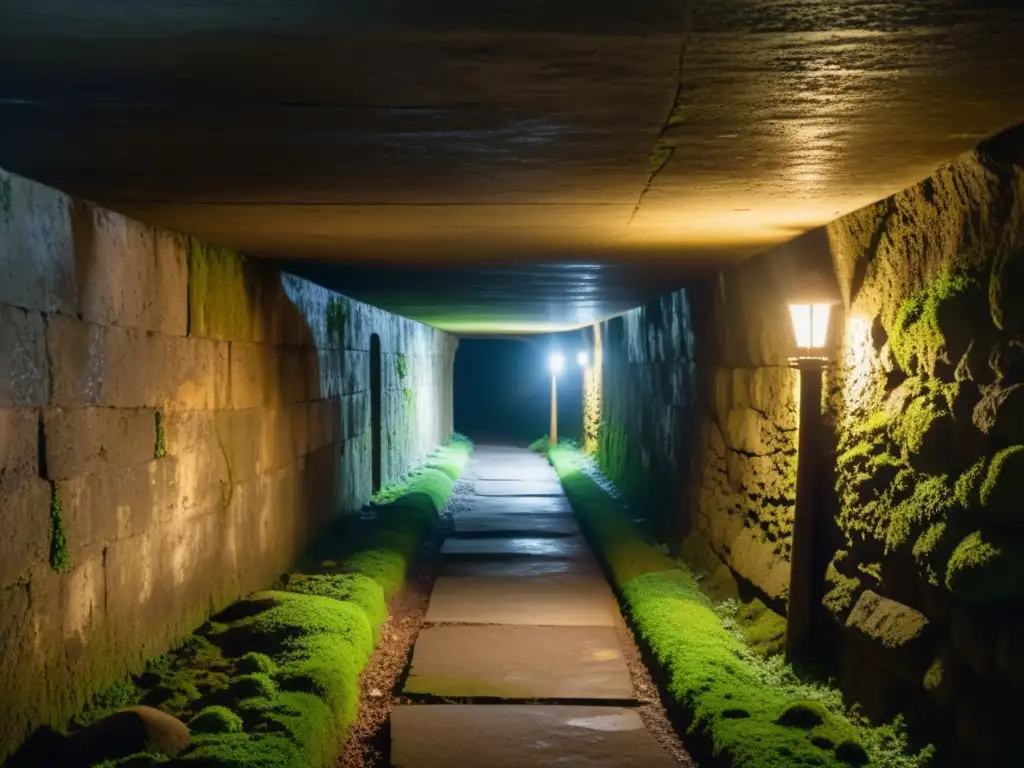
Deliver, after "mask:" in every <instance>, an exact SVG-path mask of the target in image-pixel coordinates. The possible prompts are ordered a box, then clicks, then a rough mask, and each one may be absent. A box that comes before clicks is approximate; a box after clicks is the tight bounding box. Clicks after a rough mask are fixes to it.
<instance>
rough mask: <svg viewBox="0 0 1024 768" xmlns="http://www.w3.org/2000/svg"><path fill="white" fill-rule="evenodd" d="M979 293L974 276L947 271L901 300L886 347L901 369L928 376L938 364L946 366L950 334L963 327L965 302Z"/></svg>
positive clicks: (977, 283)
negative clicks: (921, 372)
mask: <svg viewBox="0 0 1024 768" xmlns="http://www.w3.org/2000/svg"><path fill="white" fill-rule="evenodd" d="M979 290H980V287H979V282H978V280H977V279H976V278H975V277H974V276H972V275H968V274H966V273H964V272H955V271H947V272H943V273H942V274H941V275H939V276H938V277H937V278H936V279H935V280H933V281H932V282H931V283H930V284H929V285H928V287H927V288H925V289H924V290H923V291H919V292H918V293H916V294H914V295H913V296H910V297H909V298H907V299H906V300H904V301H903V303H902V304H900V307H899V309H898V310H897V313H896V318H895V321H894V322H893V325H892V328H891V329H890V332H889V344H890V347H891V348H892V352H893V356H894V357H895V358H896V362H897V363H899V366H900V368H902V369H903V370H904V371H906V372H907V373H910V374H915V373H917V372H918V371H919V370H923V371H925V372H929V373H930V372H931V371H932V370H933V369H934V367H935V363H936V361H937V360H939V359H946V360H947V362H948V356H949V353H950V346H951V339H950V338H949V335H950V332H951V330H952V329H953V328H955V327H956V325H957V324H958V321H959V322H960V324H964V323H963V320H962V318H963V316H965V314H966V312H967V311H966V309H965V302H969V301H970V300H971V298H972V296H973V294H975V293H977V292H978V291H979ZM952 346H955V345H952ZM956 351H963V350H956Z"/></svg>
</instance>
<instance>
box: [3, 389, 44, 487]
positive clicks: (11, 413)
mask: <svg viewBox="0 0 1024 768" xmlns="http://www.w3.org/2000/svg"><path fill="white" fill-rule="evenodd" d="M39 418H40V412H39V410H37V409H35V408H0V491H3V489H4V488H6V487H10V486H14V485H18V484H20V483H22V482H24V481H25V480H28V479H30V478H35V477H38V475H39Z"/></svg>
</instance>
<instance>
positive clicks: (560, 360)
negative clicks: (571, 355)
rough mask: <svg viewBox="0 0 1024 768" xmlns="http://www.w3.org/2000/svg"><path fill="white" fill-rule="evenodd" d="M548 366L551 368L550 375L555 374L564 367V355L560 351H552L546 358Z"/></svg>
mask: <svg viewBox="0 0 1024 768" xmlns="http://www.w3.org/2000/svg"><path fill="white" fill-rule="evenodd" d="M548 367H549V368H550V369H551V375H552V376H557V375H558V374H560V373H561V372H562V369H563V368H565V356H564V355H563V354H562V353H561V352H552V353H551V356H550V357H549V358H548Z"/></svg>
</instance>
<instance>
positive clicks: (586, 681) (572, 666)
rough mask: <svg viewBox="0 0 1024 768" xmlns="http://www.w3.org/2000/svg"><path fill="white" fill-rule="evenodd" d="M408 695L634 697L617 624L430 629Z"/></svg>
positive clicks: (419, 646) (420, 643) (416, 655)
mask: <svg viewBox="0 0 1024 768" xmlns="http://www.w3.org/2000/svg"><path fill="white" fill-rule="evenodd" d="M403 690H404V692H405V693H407V694H423V695H432V696H448V697H458V696H466V697H498V698H502V699H595V700H598V699H607V700H611V701H617V702H623V703H625V702H629V701H635V698H636V697H635V694H634V691H633V682H632V680H631V679H630V676H629V671H628V669H627V668H626V661H625V659H624V658H623V656H622V649H621V648H620V646H619V640H618V638H617V636H616V634H615V630H614V629H613V628H612V627H517V626H501V627H498V626H460V627H427V628H426V629H424V630H423V631H422V632H420V634H419V637H417V638H416V647H415V650H414V652H413V657H412V668H411V670H410V673H409V677H408V679H407V680H406V681H405V686H404V688H403Z"/></svg>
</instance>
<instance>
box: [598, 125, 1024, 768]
mask: <svg viewBox="0 0 1024 768" xmlns="http://www.w3.org/2000/svg"><path fill="white" fill-rule="evenodd" d="M809 272H814V273H820V274H827V276H828V278H829V280H830V281H831V282H832V284H833V285H834V286H835V293H836V296H835V298H836V299H840V298H841V303H840V304H839V306H837V307H836V309H834V310H833V312H834V314H833V318H834V319H833V322H832V323H831V326H830V333H829V337H830V338H829V346H830V348H831V349H833V350H834V351H835V364H834V365H832V366H830V367H829V369H828V370H827V371H826V385H825V390H826V391H825V393H824V399H823V403H822V404H821V405H822V410H823V414H824V417H825V420H826V422H827V423H828V424H830V425H831V426H832V428H833V431H834V436H835V453H834V455H830V456H827V457H826V460H828V459H831V462H829V461H826V463H830V464H831V470H832V472H831V475H832V476H833V477H834V491H835V492H834V494H832V498H831V499H828V500H826V501H827V503H825V504H824V505H823V508H822V516H823V517H824V518H825V519H826V520H832V521H833V522H834V525H832V526H831V528H832V529H833V530H826V531H825V532H824V534H823V536H822V539H823V540H822V542H821V546H822V547H823V548H825V549H826V550H827V551H823V552H821V555H822V559H823V561H825V562H828V561H831V562H829V563H828V567H827V570H825V571H824V573H823V577H824V583H822V584H820V585H817V587H818V588H819V592H820V594H821V595H822V596H823V599H822V601H821V602H822V610H823V612H824V614H825V615H826V616H829V617H831V618H832V619H833V621H834V626H835V628H836V631H837V632H838V634H839V638H840V646H839V649H838V658H837V663H838V668H839V674H840V681H841V684H842V685H843V686H844V688H845V689H846V691H847V693H849V694H850V696H851V698H853V699H856V700H859V701H860V702H861V703H862V704H863V706H864V708H865V712H866V713H868V714H869V715H872V716H876V717H879V718H882V717H891V716H892V715H894V714H896V713H897V712H898V711H901V710H902V711H904V712H905V713H906V714H907V715H908V717H909V719H910V721H911V723H912V725H914V726H915V727H920V729H921V730H920V733H921V734H922V735H924V736H925V737H927V738H937V739H939V740H947V739H948V741H950V742H952V743H951V744H950V745H949V747H948V748H949V750H951V751H952V752H954V753H956V754H957V755H958V756H959V757H960V759H961V760H962V761H963V764H965V765H986V764H992V765H997V764H1010V763H1007V762H1005V760H1004V758H1003V751H1004V750H1007V749H1009V744H1008V739H1009V738H1010V737H1011V736H1012V734H1013V729H1012V728H1011V727H1009V725H1008V723H1007V717H1008V715H1007V713H1008V712H1011V711H1014V710H1015V709H1017V708H1018V702H1019V699H1020V695H1021V694H1022V691H1021V688H1022V687H1024V686H1022V682H1024V673H1022V668H1021V662H1020V657H1021V652H1020V648H1021V645H1020V644H1021V642H1022V641H1024V634H1022V629H1021V625H1020V618H1019V616H1020V615H1021V612H1022V610H1024V506H1022V505H1021V504H1020V499H1021V497H1022V493H1021V487H1022V485H1021V484H1022V482H1024V481H1022V480H1021V478H1022V477H1024V309H1022V307H1024V301H1022V300H1021V297H1022V296H1024V129H1018V130H1014V131H1010V132H1008V133H1006V134H1004V135H1002V136H1000V137H997V138H996V139H993V140H991V141H989V142H986V143H985V144H983V145H982V146H981V147H979V149H978V150H976V151H974V152H971V153H969V154H967V155H964V156H963V157H961V158H959V159H958V160H956V161H955V162H953V163H951V164H949V165H948V166H945V167H943V168H941V169H940V170H938V171H937V172H936V173H935V174H934V175H933V176H932V177H931V178H929V179H927V180H925V181H923V182H921V183H920V184H918V185H916V186H914V187H912V188H910V189H907V190H905V191H904V192H902V193H900V194H897V195H895V196H893V197H891V198H889V199H887V200H883V201H881V202H879V203H877V204H875V205H872V206H869V207H867V208H864V209H862V210H860V211H856V212H854V213H852V214H849V215H847V216H845V217H843V218H841V219H838V220H837V221H835V222H833V223H832V224H831V225H829V227H828V228H827V229H823V230H818V231H815V232H812V233H809V234H808V235H805V236H803V237H801V238H798V239H797V240H795V241H793V242H792V243H790V244H788V245H786V246H784V247H782V248H778V249H775V250H773V251H770V252H768V253H765V254H762V255H760V256H758V257H756V258H754V259H751V260H749V261H747V262H745V263H743V264H740V265H737V266H735V267H732V268H729V269H726V270H723V271H722V272H721V273H720V274H719V275H718V276H717V279H715V280H713V281H708V282H704V283H694V284H692V285H691V286H688V287H687V288H686V289H685V290H683V291H680V292H678V293H675V294H671V295H669V296H666V297H663V299H662V300H661V301H660V302H659V303H657V304H651V305H649V306H647V307H644V308H642V309H638V310H634V311H633V312H631V313H628V314H627V315H625V316H623V317H622V318H619V319H616V320H614V321H611V322H610V323H608V324H606V327H605V337H606V339H605V346H606V350H605V358H606V359H605V367H604V374H603V384H604V392H603V402H602V431H601V442H600V450H599V458H600V460H601V463H602V466H603V467H604V468H605V471H606V472H607V473H608V474H609V475H610V476H611V477H612V478H613V479H614V480H615V482H616V483H617V484H618V485H619V486H620V488H623V489H624V490H625V491H626V492H627V496H629V497H630V498H631V499H633V500H636V501H637V502H638V503H637V504H636V507H637V512H638V514H643V513H644V512H645V510H646V509H649V508H655V509H657V510H658V516H659V521H658V522H659V528H660V530H661V531H662V533H663V534H664V535H665V537H666V539H667V540H668V541H670V542H672V543H678V542H679V541H680V540H681V539H680V537H681V536H685V535H687V534H689V533H691V532H696V533H698V534H700V536H701V538H702V539H703V540H704V542H705V544H706V545H707V546H708V547H709V548H710V550H711V551H713V552H714V553H715V556H717V558H718V559H719V560H720V561H721V562H722V563H724V564H726V565H727V566H728V567H729V569H730V570H731V572H732V573H733V574H734V575H735V576H738V577H741V581H745V582H746V583H747V585H748V586H752V587H753V588H754V589H756V590H758V591H759V592H760V596H761V597H762V598H763V599H764V600H765V602H767V603H768V604H769V605H771V606H772V607H774V608H775V609H776V610H784V600H785V597H786V595H787V592H788V588H789V562H788V558H789V549H790V542H791V534H792V519H793V518H792V514H793V501H794V484H795V458H796V456H795V454H796V437H797V434H798V432H797V429H798V424H797V423H796V420H797V413H798V402H797V400H798V397H799V393H798V389H797V383H798V380H797V378H796V374H795V373H794V372H793V371H792V370H790V369H789V367H788V365H787V358H788V357H789V356H790V355H791V354H792V352H793V338H792V330H791V324H790V321H789V317H788V310H787V302H788V300H790V295H791V290H792V286H794V285H798V284H799V283H800V279H801V276H802V275H804V274H807V273H809ZM652 505H653V506H652ZM827 527H828V526H826V528H827ZM702 567H703V568H704V570H706V571H707V572H708V573H714V572H715V570H716V569H715V568H713V567H708V566H706V565H705V566H702ZM822 567H823V570H824V562H823V564H822ZM1001 761H1003V762H1001Z"/></svg>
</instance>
